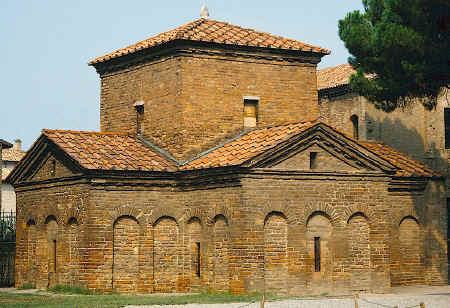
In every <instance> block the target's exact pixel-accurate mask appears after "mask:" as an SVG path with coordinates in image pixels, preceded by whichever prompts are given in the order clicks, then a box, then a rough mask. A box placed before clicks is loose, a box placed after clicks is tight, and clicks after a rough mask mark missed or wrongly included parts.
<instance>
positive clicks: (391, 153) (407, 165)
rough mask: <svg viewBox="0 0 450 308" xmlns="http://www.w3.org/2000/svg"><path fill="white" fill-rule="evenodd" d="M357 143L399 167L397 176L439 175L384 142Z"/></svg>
mask: <svg viewBox="0 0 450 308" xmlns="http://www.w3.org/2000/svg"><path fill="white" fill-rule="evenodd" d="M359 143H360V144H361V145H363V146H364V147H366V148H367V149H368V150H370V151H372V152H374V153H375V154H377V155H378V156H380V157H382V158H384V159H385V160H387V161H388V162H390V163H391V164H393V165H394V166H396V167H397V168H399V169H400V170H398V171H397V174H396V175H397V176H424V177H440V176H441V175H440V174H439V173H438V172H436V171H435V170H433V169H431V168H430V167H428V166H426V165H424V164H422V163H420V162H418V161H417V160H415V159H412V158H410V157H408V156H407V155H406V154H404V153H402V152H399V151H397V150H395V149H394V148H392V147H390V146H388V145H386V144H383V143H377V142H370V141H360V142H359Z"/></svg>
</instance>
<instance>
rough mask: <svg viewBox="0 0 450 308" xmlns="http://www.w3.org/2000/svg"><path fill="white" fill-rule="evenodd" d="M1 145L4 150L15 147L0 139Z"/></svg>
mask: <svg viewBox="0 0 450 308" xmlns="http://www.w3.org/2000/svg"><path fill="white" fill-rule="evenodd" d="M0 144H1V146H2V148H4V149H8V148H11V147H12V146H13V145H12V144H11V143H9V142H8V141H6V140H3V139H0Z"/></svg>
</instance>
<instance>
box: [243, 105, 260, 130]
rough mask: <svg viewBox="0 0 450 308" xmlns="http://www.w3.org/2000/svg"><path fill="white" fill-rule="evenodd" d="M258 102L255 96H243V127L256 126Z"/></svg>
mask: <svg viewBox="0 0 450 308" xmlns="http://www.w3.org/2000/svg"><path fill="white" fill-rule="evenodd" d="M258 102H259V100H258V99H256V98H252V99H249V98H244V127H256V125H257V123H258Z"/></svg>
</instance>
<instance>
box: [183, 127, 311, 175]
mask: <svg viewBox="0 0 450 308" xmlns="http://www.w3.org/2000/svg"><path fill="white" fill-rule="evenodd" d="M317 123H318V122H316V121H310V122H300V123H292V124H284V125H278V126H270V127H264V128H258V129H254V130H251V131H249V132H247V133H246V134H243V135H241V136H239V137H238V138H236V139H231V140H230V141H229V142H226V143H225V144H223V145H222V146H220V147H217V148H215V149H213V150H211V151H207V152H204V153H203V154H200V155H199V157H197V158H194V159H193V160H191V161H189V162H187V163H185V164H184V165H183V166H182V167H181V169H182V170H185V169H201V168H211V167H225V166H233V165H241V164H242V163H244V162H245V161H247V160H249V159H251V158H253V157H255V156H257V155H259V154H262V153H263V152H264V151H266V150H269V149H271V148H273V147H275V146H276V145H278V144H279V143H281V142H283V141H286V140H288V139H289V138H291V137H293V136H295V135H297V134H298V133H300V132H302V131H304V130H306V129H308V128H310V127H312V126H314V125H316V124H317Z"/></svg>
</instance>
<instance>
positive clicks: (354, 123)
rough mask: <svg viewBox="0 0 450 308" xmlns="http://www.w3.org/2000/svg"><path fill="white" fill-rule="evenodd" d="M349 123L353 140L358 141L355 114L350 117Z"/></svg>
mask: <svg viewBox="0 0 450 308" xmlns="http://www.w3.org/2000/svg"><path fill="white" fill-rule="evenodd" d="M350 121H351V122H352V124H353V138H354V139H356V140H358V139H359V123H358V122H359V121H358V116H357V115H356V114H354V115H352V116H351V117H350Z"/></svg>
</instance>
